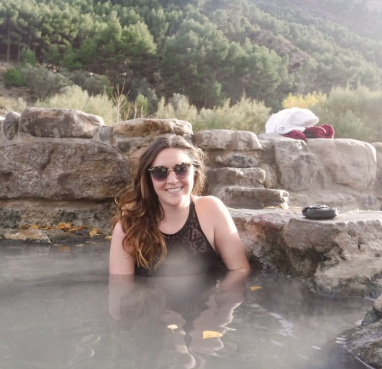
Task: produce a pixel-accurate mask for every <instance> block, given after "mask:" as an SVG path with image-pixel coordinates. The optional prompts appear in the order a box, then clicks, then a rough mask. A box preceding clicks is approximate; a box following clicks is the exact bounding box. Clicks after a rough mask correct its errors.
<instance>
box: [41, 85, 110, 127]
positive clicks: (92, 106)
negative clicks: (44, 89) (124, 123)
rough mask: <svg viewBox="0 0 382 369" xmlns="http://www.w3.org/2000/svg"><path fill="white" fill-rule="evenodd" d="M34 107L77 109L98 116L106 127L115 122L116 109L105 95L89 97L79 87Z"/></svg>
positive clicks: (73, 87) (71, 88)
mask: <svg viewBox="0 0 382 369" xmlns="http://www.w3.org/2000/svg"><path fill="white" fill-rule="evenodd" d="M35 106H39V107H44V108H56V109H77V110H81V111H83V112H84V113H88V114H95V115H99V116H100V117H102V118H103V120H104V121H105V124H106V125H112V124H114V123H116V122H117V108H116V107H115V106H114V104H113V102H112V101H111V100H109V98H108V97H107V95H106V94H102V95H96V96H89V94H88V93H87V92H86V91H84V90H82V88H81V87H80V86H69V87H65V88H64V89H63V90H62V93H61V94H56V95H54V96H53V97H50V98H48V99H45V100H39V101H37V103H36V104H35Z"/></svg>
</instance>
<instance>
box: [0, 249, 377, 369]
mask: <svg viewBox="0 0 382 369" xmlns="http://www.w3.org/2000/svg"><path fill="white" fill-rule="evenodd" d="M107 268H108V245H107V244H91V243H89V244H85V245H81V246H51V247H46V246H41V247H39V246H1V248H0V324H1V331H0V368H1V369H7V368H9V369H24V368H25V369H31V368H49V369H59V368H78V369H82V368H92V369H98V368H99V369H101V368H102V369H105V368H108V369H109V368H110V369H113V368H129V369H130V368H131V369H133V368H147V369H148V368H174V369H175V368H176V369H180V368H203V369H208V368H210V369H214V368H219V369H222V368H227V369H228V368H230V369H231V368H240V369H242V368H251V369H252V368H257V369H262V368H264V369H265V368H266V369H273V368H274V369H276V368H277V369H283V368H285V369H289V368H297V369H328V368H336V369H345V368H346V369H358V368H366V366H365V365H364V364H362V363H361V362H359V361H358V360H356V359H354V358H353V357H352V356H351V355H350V354H349V353H348V352H347V351H346V350H345V349H344V348H343V347H342V343H343V337H342V333H343V332H344V331H345V330H346V329H349V328H353V327H354V326H356V324H357V322H358V323H359V321H360V320H361V319H362V318H363V316H364V314H365V312H366V311H367V309H368V308H369V307H370V306H371V304H372V302H371V301H367V300H364V299H360V298H358V299H357V298H353V299H346V300H334V299H327V298H323V297H320V296H317V295H315V294H313V293H312V292H310V291H309V290H308V289H307V288H306V287H305V286H303V284H302V283H301V282H299V281H298V280H294V279H287V278H284V277H278V278H275V277H269V276H264V275H261V274H254V275H252V276H250V277H249V278H248V279H247V280H246V281H244V282H243V283H240V282H235V281H234V282H233V283H231V284H230V283H228V282H227V278H229V276H224V275H219V276H199V277H194V278H163V277H162V278H147V277H135V279H134V280H132V279H131V278H121V279H118V278H117V279H112V280H111V281H110V283H109V275H108V270H107ZM231 277H232V276H231ZM168 326H170V327H173V328H168ZM206 331H208V332H215V333H206ZM203 334H205V335H206V334H207V335H208V334H209V335H218V334H220V335H221V336H220V337H211V338H204V339H203Z"/></svg>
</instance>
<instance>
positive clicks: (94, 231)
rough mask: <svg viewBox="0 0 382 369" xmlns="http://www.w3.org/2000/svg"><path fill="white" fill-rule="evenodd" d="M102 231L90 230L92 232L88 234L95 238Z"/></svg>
mask: <svg viewBox="0 0 382 369" xmlns="http://www.w3.org/2000/svg"><path fill="white" fill-rule="evenodd" d="M101 233H102V231H100V230H99V229H98V228H92V230H91V231H90V232H89V236H90V237H93V236H96V235H97V234H101Z"/></svg>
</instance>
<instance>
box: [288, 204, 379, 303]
mask: <svg viewBox="0 0 382 369" xmlns="http://www.w3.org/2000/svg"><path fill="white" fill-rule="evenodd" d="M381 238H382V214H381V213H379V212H367V211H354V212H347V213H343V214H340V215H339V216H337V217H336V218H334V219H332V220H322V221H312V220H309V219H306V218H303V217H302V218H301V219H291V221H290V222H289V223H288V226H287V227H286V229H285V242H286V245H287V247H288V248H289V249H290V250H299V251H302V252H303V253H305V254H306V253H310V254H311V255H315V258H316V261H317V262H318V263H317V269H316V270H315V272H314V275H313V276H312V277H313V284H314V287H315V290H316V291H317V292H319V293H321V294H323V295H330V296H352V295H355V296H376V295H378V294H379V293H380V292H382V243H381V241H380V240H381ZM301 274H304V276H308V273H303V272H301Z"/></svg>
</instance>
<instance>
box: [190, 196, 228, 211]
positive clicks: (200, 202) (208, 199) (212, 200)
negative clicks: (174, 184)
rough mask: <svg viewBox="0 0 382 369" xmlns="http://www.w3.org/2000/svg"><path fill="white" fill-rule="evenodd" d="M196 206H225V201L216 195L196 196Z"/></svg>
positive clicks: (214, 207)
mask: <svg viewBox="0 0 382 369" xmlns="http://www.w3.org/2000/svg"><path fill="white" fill-rule="evenodd" d="M192 201H193V202H194V204H195V206H199V207H206V208H211V209H216V208H217V207H222V206H223V207H225V205H224V204H223V202H222V201H221V200H220V199H218V198H217V197H215V196H194V197H193V198H192Z"/></svg>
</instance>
